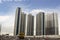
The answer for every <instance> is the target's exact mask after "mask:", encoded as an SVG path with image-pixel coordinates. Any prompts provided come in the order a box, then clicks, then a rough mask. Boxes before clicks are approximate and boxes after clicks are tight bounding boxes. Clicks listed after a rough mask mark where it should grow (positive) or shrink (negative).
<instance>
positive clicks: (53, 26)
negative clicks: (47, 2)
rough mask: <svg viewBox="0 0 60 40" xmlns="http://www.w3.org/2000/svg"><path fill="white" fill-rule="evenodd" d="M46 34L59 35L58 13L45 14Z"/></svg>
mask: <svg viewBox="0 0 60 40" xmlns="http://www.w3.org/2000/svg"><path fill="white" fill-rule="evenodd" d="M45 34H46V35H58V17H57V14H56V13H52V14H47V15H46V16H45Z"/></svg>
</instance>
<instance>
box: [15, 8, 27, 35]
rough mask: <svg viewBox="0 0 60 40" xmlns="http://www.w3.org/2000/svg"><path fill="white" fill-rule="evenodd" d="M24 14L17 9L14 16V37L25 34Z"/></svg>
mask: <svg viewBox="0 0 60 40" xmlns="http://www.w3.org/2000/svg"><path fill="white" fill-rule="evenodd" d="M25 25H26V14H24V12H22V11H21V8H17V10H16V14H15V25H14V35H18V34H20V33H21V32H22V33H24V34H25Z"/></svg>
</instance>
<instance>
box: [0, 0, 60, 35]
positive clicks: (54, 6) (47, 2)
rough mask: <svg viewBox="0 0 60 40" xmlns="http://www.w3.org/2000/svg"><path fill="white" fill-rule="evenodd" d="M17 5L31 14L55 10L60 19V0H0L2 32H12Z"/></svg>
mask: <svg viewBox="0 0 60 40" xmlns="http://www.w3.org/2000/svg"><path fill="white" fill-rule="evenodd" d="M17 7H21V9H22V11H24V12H26V13H32V14H33V15H35V14H37V13H38V12H40V11H44V12H45V13H52V12H56V13H57V14H58V20H60V18H59V17H60V0H0V24H1V26H2V27H1V28H2V29H1V33H2V34H5V33H9V34H11V35H12V34H13V30H14V19H15V12H16V8H17ZM59 24H60V22H59ZM59 34H60V25H59Z"/></svg>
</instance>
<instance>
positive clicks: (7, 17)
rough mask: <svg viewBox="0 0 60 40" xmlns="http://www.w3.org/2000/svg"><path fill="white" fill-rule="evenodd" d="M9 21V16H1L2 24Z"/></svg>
mask: <svg viewBox="0 0 60 40" xmlns="http://www.w3.org/2000/svg"><path fill="white" fill-rule="evenodd" d="M8 19H9V16H0V22H4V21H6V20H8Z"/></svg>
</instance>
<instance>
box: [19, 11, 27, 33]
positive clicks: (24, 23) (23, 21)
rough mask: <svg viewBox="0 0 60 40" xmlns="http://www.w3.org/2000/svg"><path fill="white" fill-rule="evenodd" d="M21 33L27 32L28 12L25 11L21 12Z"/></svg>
mask: <svg viewBox="0 0 60 40" xmlns="http://www.w3.org/2000/svg"><path fill="white" fill-rule="evenodd" d="M19 24H20V26H19V33H24V34H25V30H26V29H25V28H26V14H24V12H22V13H21V22H20V23H19Z"/></svg>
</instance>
